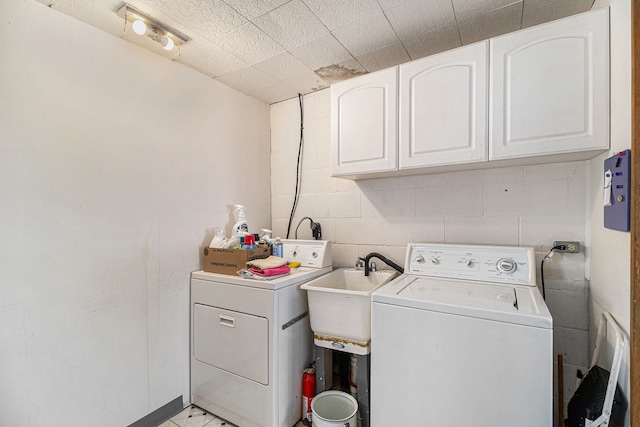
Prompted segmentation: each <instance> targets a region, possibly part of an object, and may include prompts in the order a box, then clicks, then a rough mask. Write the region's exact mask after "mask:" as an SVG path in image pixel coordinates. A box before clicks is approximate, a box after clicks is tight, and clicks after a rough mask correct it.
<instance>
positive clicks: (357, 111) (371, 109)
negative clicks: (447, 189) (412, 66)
mask: <svg viewBox="0 0 640 427" xmlns="http://www.w3.org/2000/svg"><path fill="white" fill-rule="evenodd" d="M397 109H398V107H397V67H394V68H389V69H386V70H382V71H378V72H376V73H371V74H366V75H364V76H361V77H356V78H353V79H350V80H346V81H344V82H340V83H336V84H333V85H332V86H331V156H332V162H331V166H332V169H331V172H332V175H333V176H339V175H348V174H359V173H370V172H384V171H393V170H396V169H397V167H398V165H397V163H398V160H397V159H398V155H397V132H398V124H397V120H398V118H397Z"/></svg>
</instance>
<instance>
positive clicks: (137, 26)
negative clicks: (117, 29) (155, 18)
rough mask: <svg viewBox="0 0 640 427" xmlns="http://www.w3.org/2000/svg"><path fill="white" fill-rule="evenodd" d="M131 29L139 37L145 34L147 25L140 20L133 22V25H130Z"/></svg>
mask: <svg viewBox="0 0 640 427" xmlns="http://www.w3.org/2000/svg"><path fill="white" fill-rule="evenodd" d="M131 28H133V32H134V33H136V34H138V35H139V36H144V35H145V34H147V24H145V23H144V21H143V20H142V19H137V20H135V21H133V24H131Z"/></svg>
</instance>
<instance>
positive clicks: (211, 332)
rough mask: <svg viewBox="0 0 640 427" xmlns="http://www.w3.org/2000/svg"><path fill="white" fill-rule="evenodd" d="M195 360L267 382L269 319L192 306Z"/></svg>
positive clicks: (202, 306) (250, 378) (209, 307)
mask: <svg viewBox="0 0 640 427" xmlns="http://www.w3.org/2000/svg"><path fill="white" fill-rule="evenodd" d="M193 354H194V357H195V359H196V360H198V361H200V362H203V363H206V364H208V365H211V366H215V367H216V368H219V369H224V370H225V371H228V372H230V373H233V374H236V375H239V376H241V377H244V378H247V379H249V380H252V381H255V382H258V383H261V384H264V385H267V384H269V322H268V320H267V319H266V318H264V317H259V316H252V315H250V314H245V313H240V312H237V311H231V310H224V309H222V308H218V307H211V306H208V305H202V304H194V306H193Z"/></svg>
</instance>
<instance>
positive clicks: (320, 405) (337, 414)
mask: <svg viewBox="0 0 640 427" xmlns="http://www.w3.org/2000/svg"><path fill="white" fill-rule="evenodd" d="M311 412H312V414H313V415H312V420H313V427H356V415H357V413H358V401H357V400H356V399H354V398H353V396H351V395H350V394H348V393H344V392H342V391H337V390H329V391H323V392H322V393H320V394H319V395H317V396H316V397H314V398H313V400H312V401H311Z"/></svg>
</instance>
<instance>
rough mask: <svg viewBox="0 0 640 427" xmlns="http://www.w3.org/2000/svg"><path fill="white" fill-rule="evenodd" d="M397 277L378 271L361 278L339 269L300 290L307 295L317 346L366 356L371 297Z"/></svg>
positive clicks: (350, 270) (361, 274) (359, 274)
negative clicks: (304, 291) (374, 292)
mask: <svg viewBox="0 0 640 427" xmlns="http://www.w3.org/2000/svg"><path fill="white" fill-rule="evenodd" d="M397 275H398V272H396V271H395V270H378V271H371V272H369V276H365V275H364V271H362V270H356V269H354V268H338V269H337V270H333V271H332V272H331V273H329V274H325V275H324V276H322V277H319V278H317V279H314V280H311V281H309V282H307V283H305V284H303V285H302V286H301V288H302V289H305V290H306V291H307V296H308V300H309V317H310V318H311V329H312V330H313V339H314V342H315V344H316V345H318V346H320V347H326V348H331V349H337V350H342V351H345V352H348V353H354V354H368V353H369V351H370V349H369V342H370V341H371V293H372V292H373V291H375V290H376V289H378V288H379V287H381V286H382V285H384V284H386V283H388V282H390V281H391V280H392V279H393V278H395V277H396V276H397Z"/></svg>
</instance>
